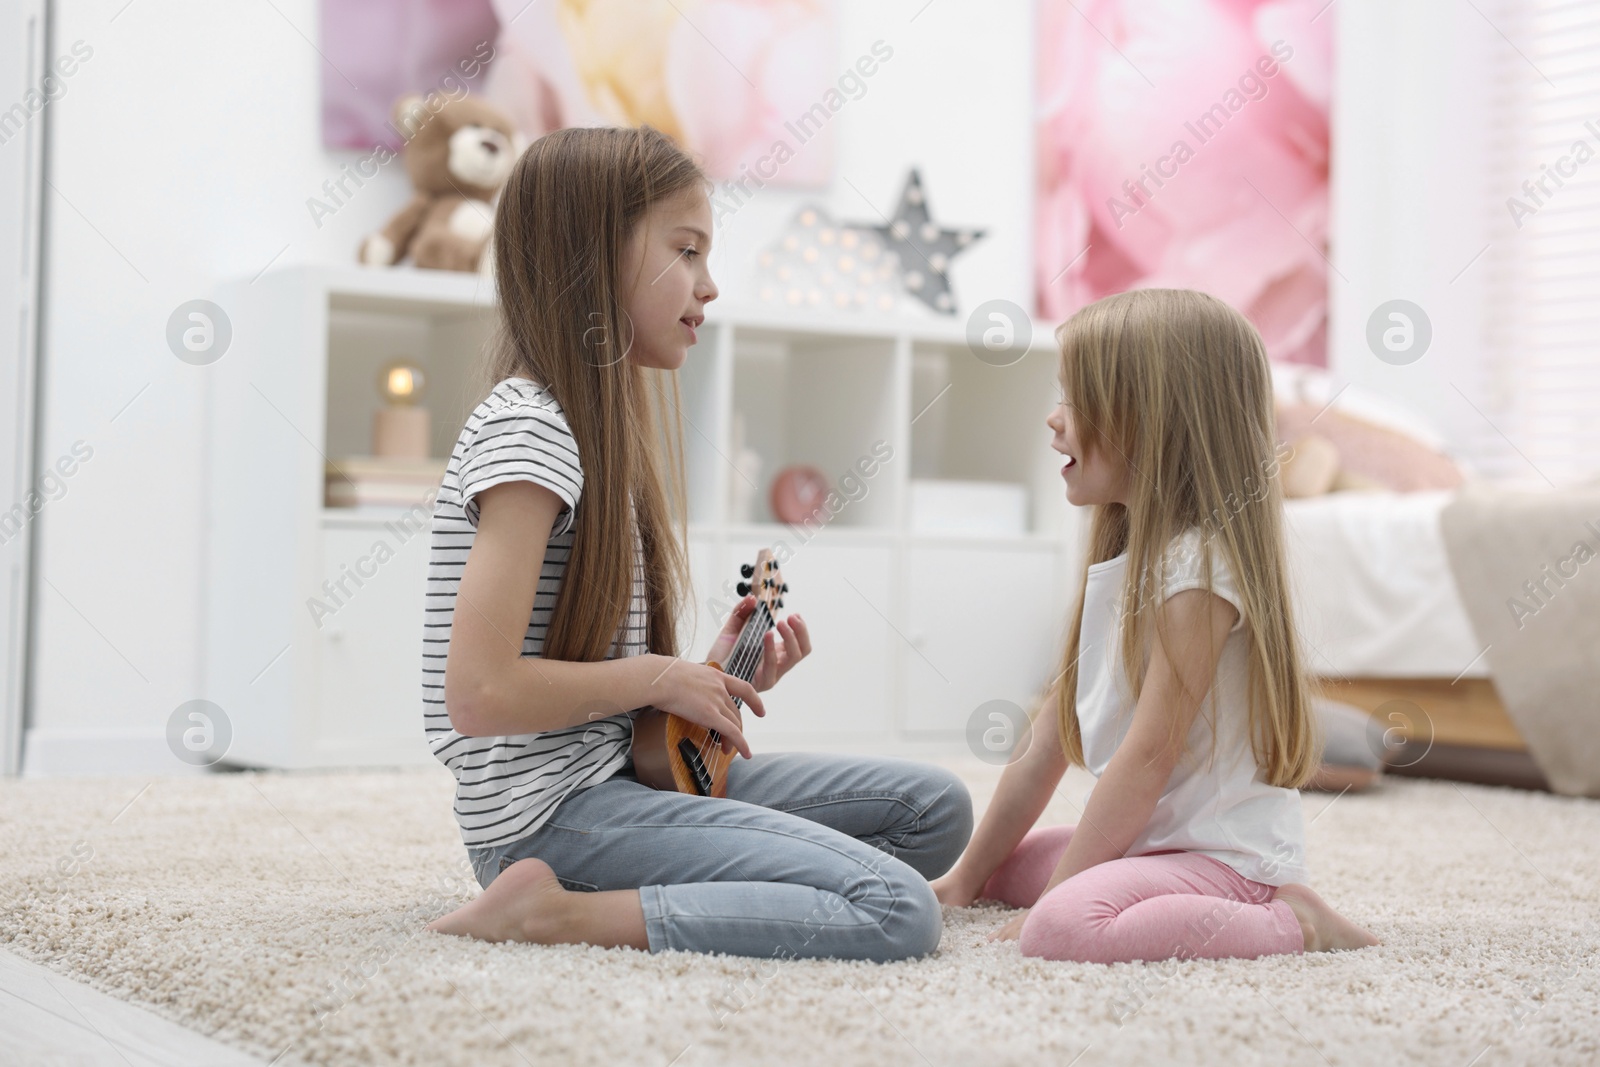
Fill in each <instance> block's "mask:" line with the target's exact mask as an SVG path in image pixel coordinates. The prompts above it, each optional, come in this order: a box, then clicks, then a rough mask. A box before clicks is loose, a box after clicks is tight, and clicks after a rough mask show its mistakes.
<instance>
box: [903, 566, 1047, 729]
mask: <svg viewBox="0 0 1600 1067" xmlns="http://www.w3.org/2000/svg"><path fill="white" fill-rule="evenodd" d="M1058 560H1059V554H1058V553H1057V552H1056V551H1055V550H1054V549H1052V548H1048V547H1034V546H1026V547H1017V548H1003V547H1001V546H998V545H994V544H976V543H975V544H972V545H965V544H958V545H949V546H945V545H930V544H926V543H924V544H913V545H912V547H911V551H910V554H909V564H908V571H909V577H908V582H907V584H908V590H909V591H908V604H909V611H908V613H907V621H906V636H907V637H908V638H909V639H910V643H911V646H912V647H911V648H910V649H908V650H907V651H906V654H905V656H904V663H905V679H906V712H905V728H906V730H907V731H908V732H912V733H929V732H938V733H942V734H945V735H951V734H957V735H959V734H962V733H963V732H964V731H965V730H966V729H967V722H968V719H969V718H970V717H971V716H972V715H973V714H974V713H975V712H976V711H977V709H978V708H979V707H981V706H982V705H983V704H985V703H987V702H989V701H991V700H1007V701H1010V702H1011V703H1013V704H1017V705H1019V706H1021V707H1022V708H1024V709H1026V708H1027V707H1028V706H1029V701H1030V700H1032V699H1033V698H1034V697H1035V696H1037V695H1038V694H1039V693H1040V692H1041V691H1042V690H1043V688H1044V687H1045V685H1047V684H1048V683H1049V681H1050V679H1051V678H1052V677H1053V676H1054V675H1055V673H1056V668H1055V663H1056V660H1057V658H1058V656H1059V653H1060V641H1061V638H1062V627H1063V623H1064V621H1065V617H1066V611H1067V607H1068V603H1067V601H1068V597H1067V595H1066V593H1065V592H1064V591H1063V588H1062V583H1061V581H1060V576H1059V569H1060V568H1059V564H1058Z"/></svg>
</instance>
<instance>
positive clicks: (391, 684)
mask: <svg viewBox="0 0 1600 1067" xmlns="http://www.w3.org/2000/svg"><path fill="white" fill-rule="evenodd" d="M404 533H405V531H403V530H399V529H398V527H395V526H392V525H390V526H385V525H383V524H379V523H374V524H372V525H370V526H368V525H361V526H354V525H352V526H337V527H330V528H325V529H324V530H323V541H322V543H323V556H322V558H323V570H324V574H325V575H326V577H327V579H328V581H329V582H330V583H337V582H339V581H340V579H341V578H342V579H343V589H342V591H340V593H341V595H340V596H339V600H340V601H341V602H342V603H339V604H335V603H334V601H333V599H332V598H331V597H329V596H328V594H327V593H326V592H325V591H324V590H316V591H314V592H315V596H316V598H317V599H318V600H320V601H321V602H322V603H323V604H325V605H326V606H328V607H332V608H334V611H333V613H332V614H322V613H321V612H319V613H318V614H319V615H320V618H319V622H320V626H319V628H318V630H317V638H318V645H319V647H318V654H319V662H318V669H319V675H320V679H319V685H318V692H319V693H320V694H321V698H322V700H321V707H320V708H319V709H318V715H317V720H316V724H315V727H314V729H313V736H314V738H315V741H314V742H313V745H312V751H311V752H310V753H308V754H306V755H307V756H308V758H309V762H310V763H312V764H315V765H330V764H332V765H360V764H405V763H424V764H426V763H430V762H432V760H433V754H432V753H430V752H429V751H428V746H427V744H426V742H425V741H424V739H423V734H422V611H423V601H424V597H425V594H426V590H427V569H428V533H427V531H426V530H421V531H418V532H416V533H414V534H412V535H411V536H409V537H407V538H405V539H404V540H402V536H401V535H403V534H404ZM380 545H381V546H384V548H383V549H382V550H380V548H379V546H380ZM386 552H388V553H393V555H392V556H391V557H390V558H387V559H386V560H384V561H383V562H379V557H380V556H382V555H385V553H386ZM351 573H355V574H356V576H357V577H359V578H360V579H361V582H362V584H361V585H360V586H359V587H358V586H356V584H355V580H354V579H352V578H350V577H349V575H350V574H351ZM368 575H370V577H368ZM344 592H348V595H347V596H346V595H343V594H344Z"/></svg>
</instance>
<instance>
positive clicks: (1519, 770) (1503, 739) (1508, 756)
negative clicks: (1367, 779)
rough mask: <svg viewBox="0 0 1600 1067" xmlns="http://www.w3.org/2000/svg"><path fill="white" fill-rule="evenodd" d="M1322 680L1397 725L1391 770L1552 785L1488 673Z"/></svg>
mask: <svg viewBox="0 0 1600 1067" xmlns="http://www.w3.org/2000/svg"><path fill="white" fill-rule="evenodd" d="M1320 681H1321V683H1322V688H1323V693H1324V694H1325V695H1326V696H1327V697H1329V698H1330V699H1332V700H1337V701H1340V702H1342V703H1345V704H1350V705H1353V706H1355V707H1358V708H1361V709H1362V710H1363V711H1365V712H1367V713H1368V714H1369V715H1372V716H1373V717H1374V718H1376V719H1377V720H1378V721H1379V722H1380V723H1382V724H1383V728H1384V730H1385V731H1388V730H1390V729H1393V730H1395V731H1396V733H1395V735H1394V739H1395V740H1396V741H1398V740H1399V739H1400V738H1402V737H1403V738H1404V741H1403V743H1400V744H1398V745H1397V746H1396V747H1394V748H1392V749H1391V750H1389V752H1388V756H1387V760H1386V763H1387V767H1386V771H1387V773H1389V774H1398V775H1406V776H1410V777H1419V778H1449V779H1454V780H1456V781H1462V782H1477V783H1481V784H1484V785H1510V786H1518V787H1520V788H1523V789H1542V790H1546V791H1548V790H1549V788H1550V785H1549V783H1548V782H1547V781H1545V777H1544V775H1543V774H1542V773H1540V771H1539V768H1538V766H1537V765H1536V764H1535V763H1534V762H1533V758H1532V757H1531V756H1530V755H1529V754H1528V746H1527V744H1526V743H1525V742H1524V741H1523V740H1522V735H1521V734H1520V733H1518V732H1517V728H1516V726H1515V724H1513V723H1512V721H1511V716H1510V715H1508V714H1507V713H1506V709H1505V705H1504V704H1502V703H1501V702H1500V697H1499V695H1498V694H1497V693H1496V692H1495V689H1494V683H1493V682H1491V681H1489V680H1488V679H1487V678H1462V679H1460V680H1459V681H1455V682H1451V681H1449V680H1448V679H1445V678H1322V679H1320ZM1402 701H1403V702H1404V703H1396V702H1402Z"/></svg>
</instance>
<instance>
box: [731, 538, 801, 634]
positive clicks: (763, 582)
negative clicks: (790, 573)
mask: <svg viewBox="0 0 1600 1067" xmlns="http://www.w3.org/2000/svg"><path fill="white" fill-rule="evenodd" d="M739 573H740V574H741V575H742V576H743V577H744V581H742V582H740V583H739V584H738V586H737V589H738V591H739V595H740V596H745V595H747V594H750V593H754V594H755V598H756V603H757V604H758V605H759V604H765V605H766V606H767V613H768V614H769V615H771V616H772V617H773V618H774V619H776V618H777V617H778V610H779V609H780V608H782V607H783V594H784V593H786V592H788V591H789V585H788V583H787V582H785V581H784V580H783V571H782V570H780V569H779V568H778V561H777V560H775V559H773V558H772V550H771V549H769V548H763V549H762V550H761V551H760V552H758V553H756V561H755V562H754V563H746V564H743V565H741V566H740V567H739Z"/></svg>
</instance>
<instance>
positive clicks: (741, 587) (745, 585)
mask: <svg viewBox="0 0 1600 1067" xmlns="http://www.w3.org/2000/svg"><path fill="white" fill-rule="evenodd" d="M734 588H735V589H737V590H738V591H739V595H740V596H749V595H750V583H749V582H740V583H739V584H738V585H736V586H734Z"/></svg>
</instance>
